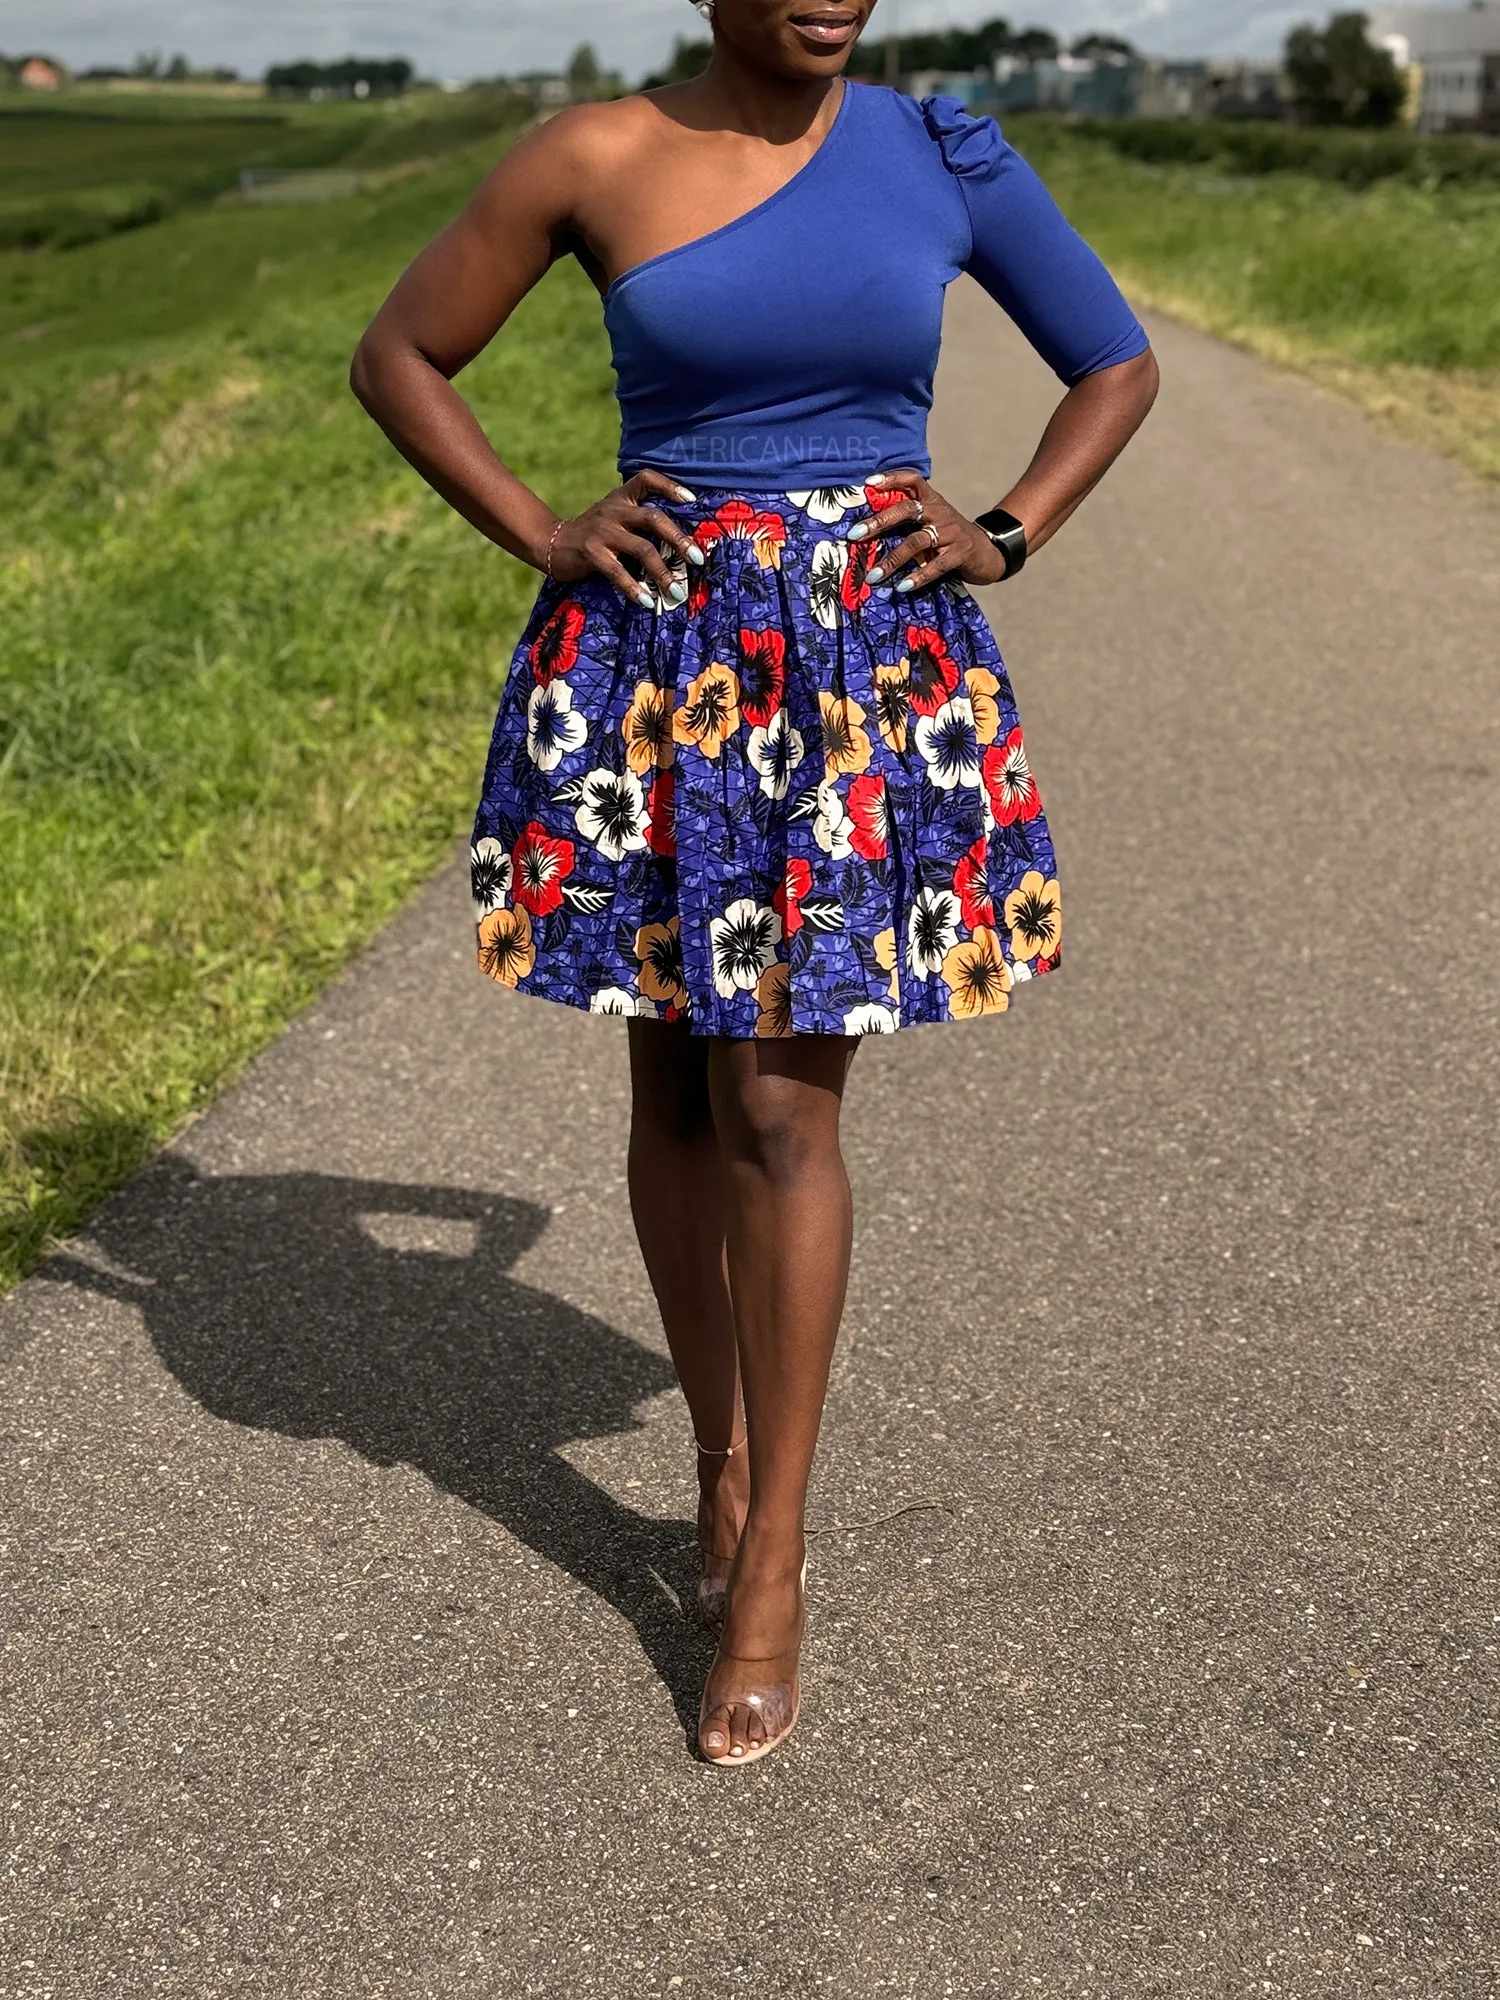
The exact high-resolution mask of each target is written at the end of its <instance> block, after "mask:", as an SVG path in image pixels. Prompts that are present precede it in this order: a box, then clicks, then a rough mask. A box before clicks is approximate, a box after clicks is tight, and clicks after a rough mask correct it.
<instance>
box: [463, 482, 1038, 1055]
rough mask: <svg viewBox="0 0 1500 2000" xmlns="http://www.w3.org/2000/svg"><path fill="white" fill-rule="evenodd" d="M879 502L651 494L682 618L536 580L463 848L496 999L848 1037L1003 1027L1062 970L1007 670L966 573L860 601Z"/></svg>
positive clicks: (883, 497) (600, 592)
mask: <svg viewBox="0 0 1500 2000" xmlns="http://www.w3.org/2000/svg"><path fill="white" fill-rule="evenodd" d="M894 497H897V496H893V495H891V494H887V493H884V492H882V491H881V489H879V488H866V487H862V486H847V487H839V488H832V489H823V490H820V491H817V492H812V493H789V494H785V495H778V494H765V493H759V494H756V493H743V494H741V493H734V492H726V491H720V492H713V493H704V492H702V491H701V490H700V492H699V496H698V499H697V500H696V502H695V503H693V504H692V505H688V504H687V503H680V504H679V503H676V502H659V503H656V504H659V505H661V506H663V507H664V508H665V510H666V511H667V512H669V513H671V514H672V515H673V516H674V517H675V518H676V519H677V520H678V521H679V522H680V524H681V525H682V527H683V528H684V530H685V531H686V532H687V533H688V534H690V536H691V537H692V540H693V542H694V543H695V544H696V546H697V548H698V549H699V550H700V551H701V553H702V555H703V557H704V561H703V563H702V565H701V566H699V565H690V564H687V563H683V562H682V561H681V560H680V559H678V558H675V557H674V575H676V576H678V577H679V578H680V580H681V582H682V583H683V584H685V586H686V588H687V591H688V596H687V601H686V603H684V604H682V605H680V606H673V605H671V604H670V603H669V602H667V601H666V600H665V599H661V598H657V599H655V601H654V602H653V606H652V608H651V609H649V610H648V609H646V608H645V607H644V606H642V605H638V604H631V603H628V602H626V601H625V600H624V599H623V598H622V597H621V595H620V593H619V592H618V591H617V590H615V589H614V587H613V586H612V585H610V584H608V583H606V582H605V581H604V580H603V578H601V577H588V578H586V579H584V580H583V581H582V582H579V583H575V584H566V585H564V584H557V583H552V582H549V583H547V584H545V585H544V586H543V588H542V591H541V594H540V596H539V597H538V599H537V603H536V608H535V610H534V611H533V613H532V616H531V620H530V622H529V624H528V625H527V627H526V631H525V633H524V635H523V637H522V639H521V643H520V645H519V646H518V648H517V650H516V654H515V659H514V662H513V665H512V667H511V672H510V677H509V679H508V681H507V682H506V686H505V692H504V696H503V698H502V700H501V704H500V712H499V715H498V717H497V719H496V723H495V732H494V738H493V741H492V744H491V748H490V755H489V762H488V765H487V768H486V771H485V777H484V791H483V796H482V798H481V800H480V804H479V810H478V814H477V816H476V819H475V824H474V839H473V848H472V857H471V858H472V866H473V886H474V901H475V910H476V916H477V920H478V936H479V963H480V966H481V968H482V970H483V971H485V972H486V973H487V974H488V975H489V976H490V977H491V978H493V979H496V980H498V981H500V983H501V984H503V985H506V986H511V987H514V988H516V989H517V990H519V991H520V992H523V993H534V994H539V995H541V996H542V997H544V998H546V999H549V1000H558V1001H563V1002H565V1003H566V1004H568V1005H570V1006H574V1007H584V1008H588V1009H591V1010H592V1011H593V1012H595V1013H608V1014H630V1015H645V1016H653V1017H656V1018H659V1019H664V1020H676V1021H685V1022H686V1023H687V1024H688V1025H689V1026H690V1027H691V1029H692V1030H693V1032H695V1033H698V1034H705V1035H731V1036H741V1037H748V1036H758V1035H775V1036H780V1035H792V1034H836V1035H864V1034H873V1033H888V1032H890V1031H892V1030H894V1029H896V1028H898V1027H906V1026H911V1025H914V1024H916V1023H919V1022H927V1021H947V1020H961V1019H971V1018H975V1017H977V1016H980V1015H984V1014H994V1013H1000V1012H1003V1011H1004V1009H1005V1008H1006V1007H1007V1006H1008V1005H1009V1002H1010V996H1011V994H1012V993H1013V992H1014V990H1015V988H1016V987H1017V986H1018V985H1020V984H1022V983H1023V982H1025V981H1026V980H1029V979H1033V978H1036V977H1037V976H1038V975H1040V974H1043V973H1047V972H1050V971H1051V970H1052V969H1053V967H1055V966H1056V965H1057V963H1058V962H1059V959H1060V957H1061V936H1062V905H1061V899H1060V895H1059V890H1058V883H1057V868H1056V863H1055V859H1054V856H1053V851H1052V841H1051V838H1050V835H1049V834H1048V831H1047V823H1046V820H1045V818H1044V817H1043V813H1042V803H1041V798H1040V796H1039V794H1038V791H1037V787H1036V782H1035V780H1034V778H1033V776H1032V773H1031V769H1030V765H1029V763H1028V760H1027V755H1026V746H1025V741H1024V738H1023V735H1022V731H1021V724H1020V718H1019V717H1018V715H1017V713H1016V707H1015V701H1014V697H1013V694H1012V690H1011V684H1010V679H1009V677H1008V675H1007V673H1006V671H1005V666H1004V663H1003V661H1002V660H1001V657H1000V653H999V650H998V648H997V646H996V644H995V640H994V636H993V634H992V633H991V631H990V628H989V626H988V624H987V623H986V622H985V619H984V617H983V615H982V613H981V612H980V611H979V609H978V607H977V606H976V605H975V603H974V601H973V599H972V598H971V597H970V596H969V594H968V592H967V591H966V590H965V589H964V587H963V586H962V584H953V583H948V582H940V583H937V584H934V585H932V586H929V587H928V588H926V589H923V590H919V591H913V592H909V593H905V594H903V593H899V592H897V591H896V590H895V589H894V587H893V585H892V584H891V583H889V582H885V583H881V584H878V585H875V586H873V587H872V586H871V584H870V582H869V580H868V571H869V570H870V569H871V568H872V567H874V566H875V565H876V563H877V562H878V555H879V551H880V549H881V547H882V539H881V537H880V536H879V534H878V533H876V534H874V535H871V536H870V537H869V538H868V539H865V540H862V541H851V540H849V538H848V530H849V528H850V526H851V525H852V524H853V523H854V521H855V520H857V519H860V518H862V517H866V516H868V515H869V514H870V512H871V510H872V509H876V510H878V509H879V508H881V507H883V506H888V505H889V504H891V500H892V499H893V498H894Z"/></svg>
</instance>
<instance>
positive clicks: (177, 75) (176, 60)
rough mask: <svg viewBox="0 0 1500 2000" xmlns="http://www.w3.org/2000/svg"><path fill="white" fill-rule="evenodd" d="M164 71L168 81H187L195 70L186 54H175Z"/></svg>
mask: <svg viewBox="0 0 1500 2000" xmlns="http://www.w3.org/2000/svg"><path fill="white" fill-rule="evenodd" d="M164 73H165V76H166V79H167V82H168V83H186V82H187V80H188V78H189V77H190V76H191V75H192V73H193V72H192V70H191V69H190V68H189V67H188V59H187V57H186V56H173V58H172V60H171V61H170V62H169V63H168V64H167V67H166V70H165V72H164Z"/></svg>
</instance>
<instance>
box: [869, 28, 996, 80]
mask: <svg viewBox="0 0 1500 2000" xmlns="http://www.w3.org/2000/svg"><path fill="white" fill-rule="evenodd" d="M1012 40H1013V36H1012V33H1011V26H1010V23H1009V21H1006V20H1003V19H1001V18H1000V17H999V16H998V15H997V16H996V17H995V18H994V19H993V20H989V21H984V22H982V23H981V24H980V26H978V27H977V28H938V29H933V30H930V31H928V32H927V33H925V34H912V35H902V36H901V37H900V40H899V42H897V43H896V49H897V53H898V58H899V67H900V68H901V69H902V70H905V71H908V72H910V71H912V70H920V69H939V70H941V69H949V70H976V69H988V68H989V66H990V64H991V63H992V62H993V61H994V60H995V57H996V56H999V55H1004V54H1005V52H1006V51H1007V50H1008V49H1009V48H1010V47H1011V44H1012ZM890 47H891V42H890V41H881V42H872V41H865V42H861V43H860V45H859V47H858V48H856V50H855V51H854V56H853V59H852V61H851V63H850V68H851V69H852V70H853V72H854V74H855V75H856V76H884V75H885V74H886V56H887V52H888V50H889V49H890Z"/></svg>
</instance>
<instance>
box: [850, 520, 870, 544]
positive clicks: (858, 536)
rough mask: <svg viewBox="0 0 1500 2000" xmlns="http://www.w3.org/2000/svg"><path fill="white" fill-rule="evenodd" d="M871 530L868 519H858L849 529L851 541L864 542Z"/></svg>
mask: <svg viewBox="0 0 1500 2000" xmlns="http://www.w3.org/2000/svg"><path fill="white" fill-rule="evenodd" d="M869 532H870V524H869V522H868V521H856V522H855V524H854V526H853V527H852V528H851V529H850V530H849V539H850V541H851V542H862V541H863V540H864V538H865V536H866V535H868V534H869Z"/></svg>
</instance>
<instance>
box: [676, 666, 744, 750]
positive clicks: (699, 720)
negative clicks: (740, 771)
mask: <svg viewBox="0 0 1500 2000" xmlns="http://www.w3.org/2000/svg"><path fill="white" fill-rule="evenodd" d="M739 726H740V683H739V676H738V675H737V674H736V673H735V671H734V669H733V667H723V666H712V667H705V668H704V669H703V671H702V673H701V674H696V675H694V677H693V679H692V680H690V681H689V682H688V686H687V693H686V695H685V696H684V697H683V701H682V706H681V707H680V708H679V709H677V710H676V712H675V713H674V715H673V717H672V734H673V736H674V737H675V738H676V740H677V741H678V742H679V743H692V744H695V745H696V746H697V748H698V749H700V750H701V751H702V752H703V754H704V756H705V757H717V756H718V754H719V752H720V751H721V750H722V749H723V748H724V745H725V744H726V743H727V742H728V741H729V739H730V737H731V736H733V734H734V732H735V731H736V730H737V729H738V728H739Z"/></svg>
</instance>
